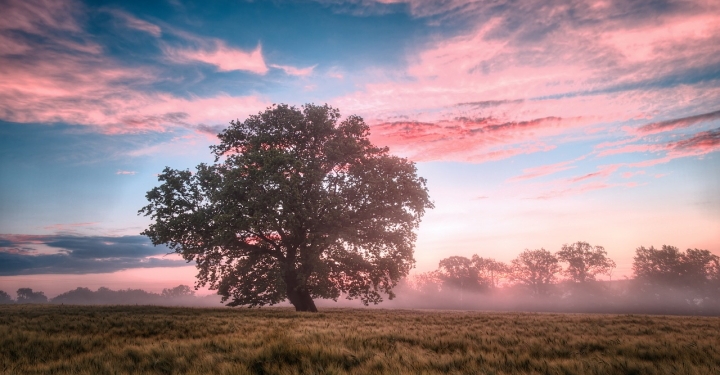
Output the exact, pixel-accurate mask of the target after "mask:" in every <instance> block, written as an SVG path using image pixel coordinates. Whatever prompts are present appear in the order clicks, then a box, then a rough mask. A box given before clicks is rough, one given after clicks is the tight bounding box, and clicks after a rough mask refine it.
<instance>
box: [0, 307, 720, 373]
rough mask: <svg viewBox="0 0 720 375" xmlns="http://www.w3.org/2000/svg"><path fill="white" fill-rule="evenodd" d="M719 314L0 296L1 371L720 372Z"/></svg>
mask: <svg viewBox="0 0 720 375" xmlns="http://www.w3.org/2000/svg"><path fill="white" fill-rule="evenodd" d="M718 343H720V318H719V317H690V316H650V315H584V314H538V313H495V312H493V313H488V312H460V311H426V310H423V311H417V310H380V309H328V310H326V311H322V312H320V313H316V314H313V313H297V312H295V311H292V310H290V309H285V308H263V309H252V310H250V309H228V308H217V309H209V308H183V307H155V306H62V305H7V306H0V373H2V374H130V373H133V374H185V373H187V374H210V373H217V374H448V373H449V374H467V373H476V374H518V373H522V374H713V373H715V374H717V373H720V344H718Z"/></svg>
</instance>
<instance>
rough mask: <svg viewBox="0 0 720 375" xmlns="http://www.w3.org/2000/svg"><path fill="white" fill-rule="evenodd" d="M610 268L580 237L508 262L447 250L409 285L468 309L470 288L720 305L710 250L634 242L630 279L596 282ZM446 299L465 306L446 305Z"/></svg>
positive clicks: (719, 269)
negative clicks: (451, 253)
mask: <svg viewBox="0 0 720 375" xmlns="http://www.w3.org/2000/svg"><path fill="white" fill-rule="evenodd" d="M615 267H616V265H615V262H614V261H613V260H612V259H610V258H608V256H607V252H606V251H605V249H604V248H603V247H602V246H592V245H590V244H589V243H587V242H582V241H580V242H575V243H571V244H565V245H563V246H562V248H561V249H560V250H559V251H557V252H556V253H552V252H550V251H548V250H545V249H537V250H527V249H526V250H525V251H523V252H522V253H520V254H519V255H518V256H517V257H516V258H515V259H513V260H512V261H510V262H509V263H504V262H500V261H497V260H495V259H492V258H483V257H480V256H478V255H473V256H472V257H470V258H468V257H464V256H451V257H448V258H445V259H442V260H440V262H439V264H438V268H437V269H436V270H435V271H431V272H426V273H423V274H420V275H416V276H414V277H413V278H412V279H410V280H409V286H410V287H411V289H413V290H414V291H415V292H419V293H421V294H425V295H427V294H434V295H435V296H436V297H438V298H443V296H445V297H444V298H445V301H447V302H448V306H449V307H458V306H460V307H469V306H470V305H472V301H473V298H475V297H473V295H474V294H476V295H478V298H486V300H487V297H483V295H484V296H493V295H495V296H498V295H503V296H505V297H507V296H512V297H513V298H515V301H528V298H529V299H530V300H535V301H538V300H544V301H555V302H557V303H562V304H565V305H568V306H569V305H572V304H573V302H576V303H575V305H576V306H581V303H580V302H582V303H583V304H582V306H591V305H597V306H599V305H600V304H604V305H607V306H619V305H620V304H622V306H623V308H624V307H627V306H632V305H637V306H641V305H643V304H644V305H646V306H650V305H653V304H655V305H657V306H660V304H666V305H668V306H669V305H672V304H675V305H682V306H684V307H692V308H693V309H695V310H699V309H700V310H701V309H704V308H705V307H704V306H709V305H713V306H716V308H717V309H718V311H720V257H718V256H717V255H715V254H713V253H711V252H710V251H709V250H700V249H687V250H686V251H684V252H683V251H680V250H679V249H678V248H677V247H674V246H667V245H663V246H662V247H661V248H659V249H656V248H654V247H652V246H651V247H649V248H646V247H644V246H641V247H639V248H637V249H636V251H635V256H634V258H633V265H632V270H633V277H632V278H625V279H623V280H615V281H614V282H613V281H611V280H607V281H602V280H599V277H600V276H603V275H604V276H608V278H609V279H612V278H611V276H612V271H613V270H614V269H615ZM500 292H502V293H500ZM450 296H452V297H450ZM523 296H524V297H523ZM523 298H524V299H523ZM453 299H454V300H460V301H462V302H463V303H464V305H453V304H452V303H453V302H452V301H453ZM685 305H687V306H685ZM509 306H510V305H509ZM512 306H517V305H512ZM512 306H511V307H510V308H512ZM684 307H683V308H684ZM685 310H687V311H689V310H688V309H685ZM685 310H683V311H685ZM691 310H692V309H691Z"/></svg>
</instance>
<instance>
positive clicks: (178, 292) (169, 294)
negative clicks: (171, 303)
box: [160, 285, 195, 298]
mask: <svg viewBox="0 0 720 375" xmlns="http://www.w3.org/2000/svg"><path fill="white" fill-rule="evenodd" d="M160 295H161V296H163V297H165V298H182V297H193V296H195V291H194V290H193V289H192V288H190V287H189V286H187V285H178V286H176V287H174V288H170V289H167V288H166V289H163V291H162V293H161V294H160Z"/></svg>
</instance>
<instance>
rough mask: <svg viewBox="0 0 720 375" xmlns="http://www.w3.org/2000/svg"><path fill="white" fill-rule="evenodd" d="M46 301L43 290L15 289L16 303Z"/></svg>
mask: <svg viewBox="0 0 720 375" xmlns="http://www.w3.org/2000/svg"><path fill="white" fill-rule="evenodd" d="M47 301H48V299H47V297H45V293H43V292H33V290H32V289H30V288H20V289H18V290H17V303H46V302H47Z"/></svg>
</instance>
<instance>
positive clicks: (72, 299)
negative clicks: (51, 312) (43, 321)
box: [52, 287, 99, 305]
mask: <svg viewBox="0 0 720 375" xmlns="http://www.w3.org/2000/svg"><path fill="white" fill-rule="evenodd" d="M98 302H99V301H98V296H97V294H96V293H95V292H93V291H92V290H90V289H89V288H83V287H77V288H75V289H74V290H70V291H67V292H65V293H62V294H58V295H57V296H55V298H53V299H52V303H67V304H75V305H87V304H91V303H98Z"/></svg>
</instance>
